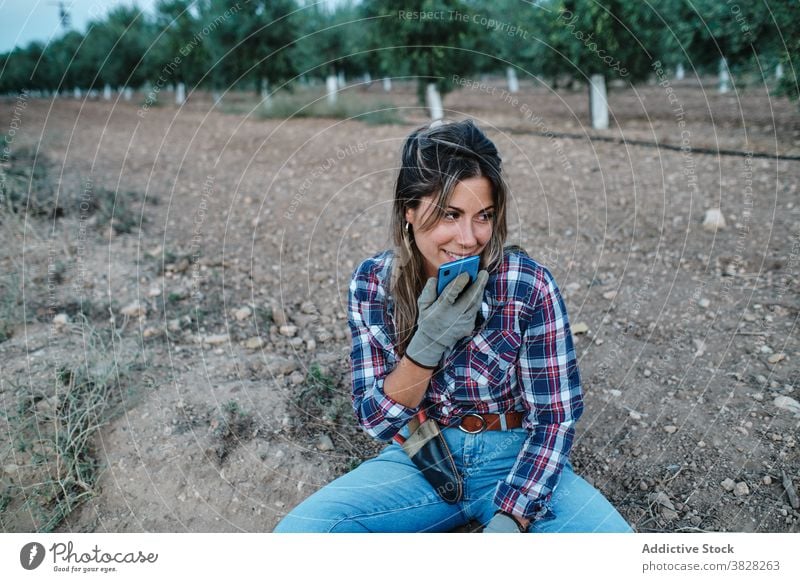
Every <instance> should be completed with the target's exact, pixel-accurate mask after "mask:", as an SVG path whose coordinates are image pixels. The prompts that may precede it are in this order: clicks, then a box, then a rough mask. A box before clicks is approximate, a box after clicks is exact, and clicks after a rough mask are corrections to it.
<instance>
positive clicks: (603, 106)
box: [589, 75, 608, 129]
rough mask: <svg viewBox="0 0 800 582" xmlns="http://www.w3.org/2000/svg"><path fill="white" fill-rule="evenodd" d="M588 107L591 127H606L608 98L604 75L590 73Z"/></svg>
mask: <svg viewBox="0 0 800 582" xmlns="http://www.w3.org/2000/svg"><path fill="white" fill-rule="evenodd" d="M589 109H590V110H591V112H592V128H593V129H608V98H607V93H606V78H605V76H604V75H592V77H591V79H590V80H589Z"/></svg>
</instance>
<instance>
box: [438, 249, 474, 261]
mask: <svg viewBox="0 0 800 582" xmlns="http://www.w3.org/2000/svg"><path fill="white" fill-rule="evenodd" d="M444 254H446V255H447V256H448V257H450V258H451V259H453V260H454V261H457V260H458V259H463V258H465V257H470V256H472V254H466V255H462V254H458V255H457V254H455V253H451V252H450V251H444Z"/></svg>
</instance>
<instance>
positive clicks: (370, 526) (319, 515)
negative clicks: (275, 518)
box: [275, 428, 633, 533]
mask: <svg viewBox="0 0 800 582" xmlns="http://www.w3.org/2000/svg"><path fill="white" fill-rule="evenodd" d="M404 432H405V429H404ZM442 432H443V434H444V437H445V440H446V441H447V444H448V445H449V446H450V451H451V452H452V453H453V457H454V458H455V461H456V466H457V467H458V469H459V471H460V472H461V475H462V476H463V478H464V496H463V498H462V500H461V501H460V502H459V503H456V504H449V503H446V502H444V501H442V499H441V498H440V497H439V496H438V495H437V493H436V492H435V491H434V489H433V487H431V485H430V484H429V483H428V482H427V481H426V480H425V478H424V477H423V476H422V474H421V473H420V471H419V470H418V469H417V467H416V466H415V465H414V464H413V463H412V462H411V460H410V459H409V458H408V455H406V453H405V451H403V449H402V447H400V446H399V445H397V444H396V443H392V444H390V445H389V446H387V447H386V448H384V449H383V450H382V451H381V453H380V454H379V455H378V456H377V457H375V458H373V459H369V460H368V461H365V462H364V463H362V464H361V465H359V466H358V467H357V468H356V469H354V470H353V471H351V472H349V473H347V474H346V475H343V476H342V477H339V478H338V479H336V480H335V481H333V482H332V483H330V484H328V485H326V486H325V487H323V488H322V489H320V490H319V491H317V492H316V493H314V494H313V495H312V496H311V497H309V498H308V499H306V500H305V501H303V502H302V503H301V504H300V505H298V506H297V507H295V508H294V509H293V510H292V511H291V513H289V514H288V515H286V516H285V517H284V518H283V520H281V522H280V523H279V524H278V526H277V527H276V528H275V532H307V533H311V532H315V533H328V532H448V531H451V530H453V529H454V528H456V527H459V526H462V525H464V524H466V523H468V522H469V521H470V520H472V519H474V520H477V521H479V522H480V523H483V524H486V523H488V522H489V520H490V519H491V518H492V516H493V515H494V512H495V511H496V510H497V508H496V507H495V505H494V502H493V499H492V498H493V496H494V489H495V486H496V485H497V482H498V481H500V480H503V479H505V477H506V476H507V475H508V473H509V472H510V471H511V467H512V466H513V464H514V461H515V460H516V458H517V453H518V452H519V450H520V448H521V447H522V444H523V442H524V440H525V437H526V436H527V432H526V431H525V429H522V428H519V429H513V430H508V431H486V432H483V433H480V434H467V433H465V432H463V431H461V430H460V429H458V428H445V429H443V430H442ZM528 531H529V532H539V533H551V532H617V533H621V532H631V531H633V530H632V529H631V527H630V526H629V525H628V523H627V522H626V521H625V520H624V519H623V518H622V516H621V515H620V514H619V513H618V512H617V510H616V509H614V507H613V506H612V505H611V504H610V503H609V502H608V500H607V499H606V498H605V497H603V494H602V493H600V492H599V491H598V490H597V489H595V488H594V487H592V486H591V485H589V484H588V483H587V482H586V481H584V480H583V479H581V478H580V477H578V476H577V475H576V474H575V473H574V472H573V471H572V465H571V464H570V463H569V462H568V463H567V464H566V465H565V467H564V470H563V472H562V474H561V481H560V482H559V484H558V486H557V487H556V489H555V491H554V492H553V497H552V499H551V510H550V511H549V512H548V514H547V515H545V516H544V517H543V518H541V519H538V520H536V521H535V522H534V523H533V524H531V526H530V527H529V528H528Z"/></svg>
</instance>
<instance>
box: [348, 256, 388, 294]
mask: <svg viewBox="0 0 800 582" xmlns="http://www.w3.org/2000/svg"><path fill="white" fill-rule="evenodd" d="M393 258H394V251H392V250H391V249H389V250H385V251H381V252H380V253H377V254H375V255H373V256H371V257H369V258H367V259H364V260H363V261H361V263H360V264H359V265H358V267H356V269H355V271H354V272H353V276H352V278H351V281H350V289H351V290H352V291H354V292H355V291H358V290H364V291H368V292H370V293H371V294H373V295H374V294H377V295H384V294H385V291H386V289H387V288H388V285H389V269H390V268H391V264H392V259H393Z"/></svg>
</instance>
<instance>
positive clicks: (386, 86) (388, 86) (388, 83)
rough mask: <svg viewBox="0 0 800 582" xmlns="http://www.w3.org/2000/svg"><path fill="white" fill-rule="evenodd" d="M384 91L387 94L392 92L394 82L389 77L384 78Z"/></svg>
mask: <svg viewBox="0 0 800 582" xmlns="http://www.w3.org/2000/svg"><path fill="white" fill-rule="evenodd" d="M383 90H384V91H386V92H387V93H388V92H389V91H391V90H392V80H391V79H390V78H389V77H384V78H383Z"/></svg>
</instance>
